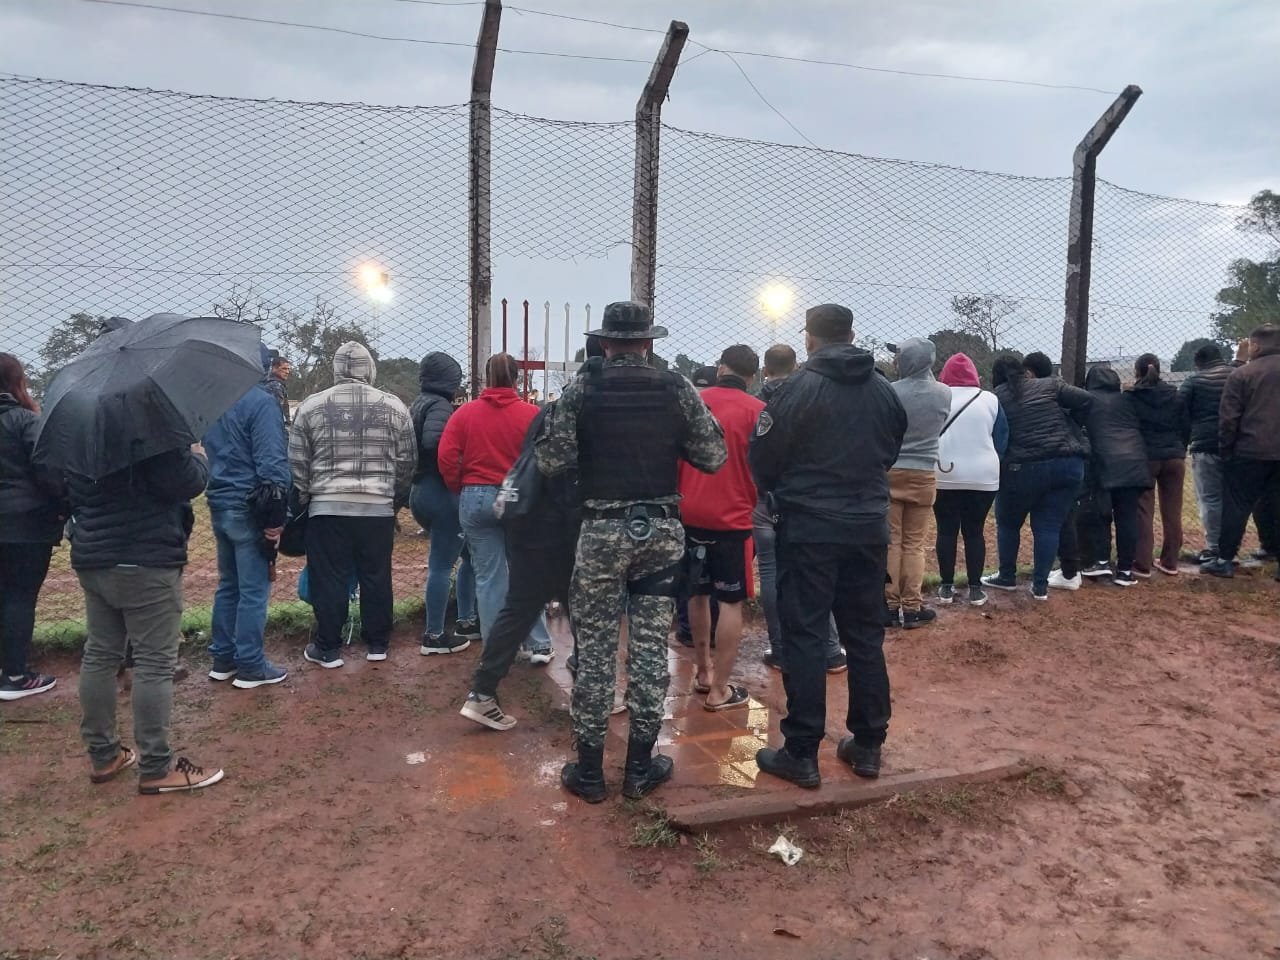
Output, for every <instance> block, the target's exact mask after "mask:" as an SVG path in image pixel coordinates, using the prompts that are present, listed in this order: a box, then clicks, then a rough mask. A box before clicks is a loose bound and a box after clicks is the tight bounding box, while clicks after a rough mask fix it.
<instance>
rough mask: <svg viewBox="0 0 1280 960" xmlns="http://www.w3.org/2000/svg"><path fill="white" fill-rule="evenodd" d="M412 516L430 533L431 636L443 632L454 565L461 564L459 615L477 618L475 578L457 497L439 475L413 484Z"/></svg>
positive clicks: (428, 617)
mask: <svg viewBox="0 0 1280 960" xmlns="http://www.w3.org/2000/svg"><path fill="white" fill-rule="evenodd" d="M409 510H410V512H412V513H413V519H415V520H417V521H418V525H419V526H420V527H422V529H423V530H426V531H427V533H428V535H430V537H431V548H430V552H429V553H428V554H427V586H426V591H425V596H424V600H425V602H426V608H427V609H426V628H425V629H426V632H427V633H429V634H431V635H432V636H439V635H440V634H442V633H444V616H445V613H446V611H447V610H448V607H449V578H450V577H451V576H452V575H453V565H454V564H455V563H457V562H458V557H459V556H461V557H462V565H461V566H459V567H458V586H457V589H458V619H459V620H474V619H475V618H476V580H475V575H474V574H473V573H472V570H471V557H470V554H468V553H467V552H466V550H465V546H466V544H465V542H464V541H463V539H462V527H461V526H460V525H459V523H458V498H457V497H456V496H454V495H453V494H452V493H450V492H449V490H448V488H447V487H446V486H445V485H444V482H443V481H442V480H441V479H440V478H439V477H427V478H425V479H424V480H422V481H421V482H419V483H415V484H414V485H413V492H412V493H411V494H410V495H409Z"/></svg>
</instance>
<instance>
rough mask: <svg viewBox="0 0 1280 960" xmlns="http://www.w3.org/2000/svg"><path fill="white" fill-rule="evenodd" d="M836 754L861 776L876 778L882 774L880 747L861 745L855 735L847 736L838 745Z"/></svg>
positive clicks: (869, 778)
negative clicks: (854, 737)
mask: <svg viewBox="0 0 1280 960" xmlns="http://www.w3.org/2000/svg"><path fill="white" fill-rule="evenodd" d="M836 756H837V757H839V758H840V759H841V760H843V761H844V762H845V763H847V764H849V766H851V767H853V772H854V773H856V774H857V775H858V776H860V777H866V778H867V779H868V780H874V779H875V778H876V777H878V776H880V748H879V747H860V746H858V744H857V743H856V742H855V741H854V739H853V737H845V738H844V739H843V740H841V741H840V745H839V746H838V747H836Z"/></svg>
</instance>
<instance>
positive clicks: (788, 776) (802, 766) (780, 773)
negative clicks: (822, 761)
mask: <svg viewBox="0 0 1280 960" xmlns="http://www.w3.org/2000/svg"><path fill="white" fill-rule="evenodd" d="M756 766H758V767H759V768H760V769H761V770H763V771H764V772H765V773H771V774H773V775H774V776H775V777H781V778H782V779H783V780H790V781H791V782H792V783H794V784H795V785H796V786H797V787H804V788H805V789H807V790H816V789H817V788H818V787H820V786H822V774H821V773H819V772H818V758H817V757H793V756H792V755H791V754H789V753H787V748H786V747H783V748H782V749H781V750H773V749H771V748H769V747H766V748H764V749H763V750H757V751H756Z"/></svg>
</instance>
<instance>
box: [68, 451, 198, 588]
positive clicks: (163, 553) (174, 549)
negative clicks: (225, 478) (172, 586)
mask: <svg viewBox="0 0 1280 960" xmlns="http://www.w3.org/2000/svg"><path fill="white" fill-rule="evenodd" d="M208 482H209V461H208V460H207V459H206V458H205V457H203V456H201V455H200V454H196V453H192V452H191V451H190V450H188V449H186V448H185V447H184V448H183V449H181V450H172V451H170V452H169V453H162V454H160V455H159V456H155V457H151V458H150V459H147V460H143V461H142V462H141V463H137V464H134V465H133V467H131V468H130V469H128V470H121V471H119V472H118V473H113V474H111V475H110V476H108V477H103V478H102V479H101V480H90V479H89V478H88V477H81V476H75V475H72V476H71V477H69V478H68V483H67V486H68V492H69V493H70V496H71V509H72V516H73V517H74V518H75V525H74V526H73V527H72V533H71V566H72V567H74V568H75V569H77V570H95V569H100V568H103V567H115V566H119V565H120V564H133V565H137V566H139V567H182V566H185V565H186V563H187V537H189V536H190V535H191V526H192V523H193V522H194V516H193V514H192V512H191V498H192V497H194V496H197V495H199V493H200V491H202V490H203V489H204V488H205V484H207V483H208Z"/></svg>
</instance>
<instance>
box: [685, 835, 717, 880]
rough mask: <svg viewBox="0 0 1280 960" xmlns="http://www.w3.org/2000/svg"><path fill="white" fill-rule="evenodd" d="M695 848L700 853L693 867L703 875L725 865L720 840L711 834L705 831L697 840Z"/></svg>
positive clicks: (694, 844)
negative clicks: (721, 856) (721, 857)
mask: <svg viewBox="0 0 1280 960" xmlns="http://www.w3.org/2000/svg"><path fill="white" fill-rule="evenodd" d="M693 849H694V850H695V851H697V854H698V857H697V859H696V860H694V861H693V867H694V869H695V870H697V871H698V873H700V874H702V875H703V876H708V875H710V874H712V873H715V872H716V871H717V870H719V869H720V868H721V867H722V866H724V861H723V860H721V859H720V841H719V840H717V839H715V838H714V837H713V836H711V834H709V833H704V834H703V835H702V836H700V837H699V838H698V839H697V840H695V841H694V843H693Z"/></svg>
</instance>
